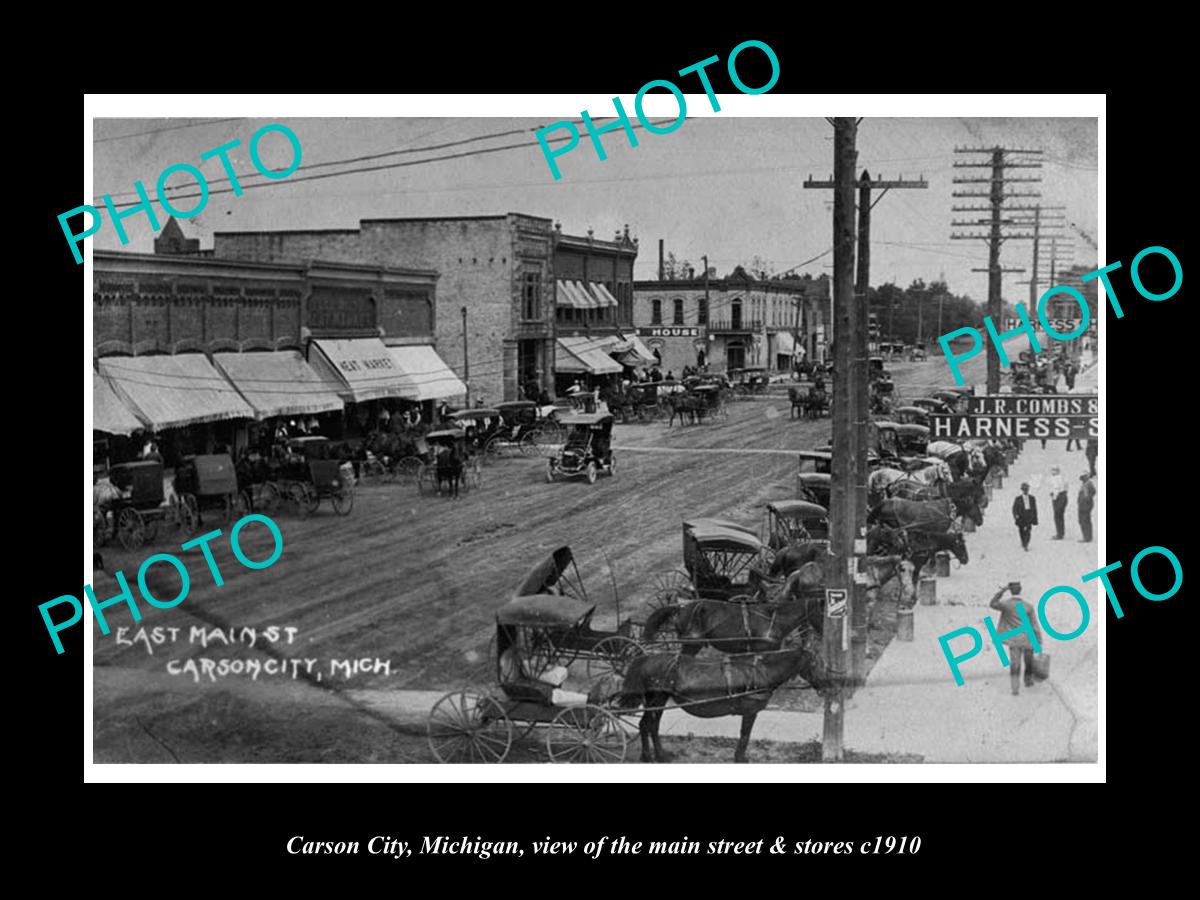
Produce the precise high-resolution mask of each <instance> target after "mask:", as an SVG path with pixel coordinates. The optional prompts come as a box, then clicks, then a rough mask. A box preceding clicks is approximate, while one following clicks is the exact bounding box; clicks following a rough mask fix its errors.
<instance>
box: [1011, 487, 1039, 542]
mask: <svg viewBox="0 0 1200 900" xmlns="http://www.w3.org/2000/svg"><path fill="white" fill-rule="evenodd" d="M1012 514H1013V521H1014V522H1015V523H1016V524H1017V533H1018V534H1019V535H1020V536H1021V548H1022V549H1023V550H1028V549H1029V534H1030V532H1031V531H1032V530H1033V526H1034V525H1036V524H1037V523H1038V516H1037V498H1036V497H1034V496H1033V495H1032V494H1030V493H1029V483H1028V482H1026V483H1024V484H1022V485H1021V493H1019V494H1017V496H1016V497H1015V498H1014V499H1013V506H1012Z"/></svg>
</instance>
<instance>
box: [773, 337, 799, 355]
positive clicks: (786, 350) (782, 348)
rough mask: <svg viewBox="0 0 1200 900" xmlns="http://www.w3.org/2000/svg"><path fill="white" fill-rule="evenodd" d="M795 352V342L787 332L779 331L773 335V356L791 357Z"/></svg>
mask: <svg viewBox="0 0 1200 900" xmlns="http://www.w3.org/2000/svg"><path fill="white" fill-rule="evenodd" d="M795 352H796V341H795V339H794V338H793V337H792V336H791V334H790V333H789V332H786V331H779V332H776V333H775V355H776V356H792V355H794V354H795Z"/></svg>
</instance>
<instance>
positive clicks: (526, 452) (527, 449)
mask: <svg viewBox="0 0 1200 900" xmlns="http://www.w3.org/2000/svg"><path fill="white" fill-rule="evenodd" d="M517 449H518V450H520V451H521V455H522V456H541V455H542V448H541V447H539V446H538V444H537V441H535V440H534V439H533V435H532V434H527V435H525V436H524V437H523V438H521V442H520V443H519V444H518V445H517Z"/></svg>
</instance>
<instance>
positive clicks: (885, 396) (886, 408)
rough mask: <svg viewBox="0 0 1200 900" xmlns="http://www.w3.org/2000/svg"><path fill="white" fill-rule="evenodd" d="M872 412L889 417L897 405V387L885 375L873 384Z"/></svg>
mask: <svg viewBox="0 0 1200 900" xmlns="http://www.w3.org/2000/svg"><path fill="white" fill-rule="evenodd" d="M870 393H871V412H872V413H873V414H875V415H888V414H890V413H891V412H892V409H893V408H894V407H895V405H896V385H895V383H894V382H893V381H892V380H891V378H889V377H887V376H886V375H884V376H883V377H881V378H877V379H874V380H873V381H872V382H871V392H870Z"/></svg>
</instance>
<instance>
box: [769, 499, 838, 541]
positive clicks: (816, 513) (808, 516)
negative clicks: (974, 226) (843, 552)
mask: <svg viewBox="0 0 1200 900" xmlns="http://www.w3.org/2000/svg"><path fill="white" fill-rule="evenodd" d="M763 531H764V534H765V541H766V544H767V546H768V547H769V548H770V549H771V550H779V549H782V548H784V547H787V546H788V545H789V544H795V543H799V542H800V541H827V540H829V509H828V508H827V507H825V506H821V505H818V504H816V503H810V502H808V501H807V500H776V501H775V502H773V503H768V504H767V513H766V521H765V522H764V524H763Z"/></svg>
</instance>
